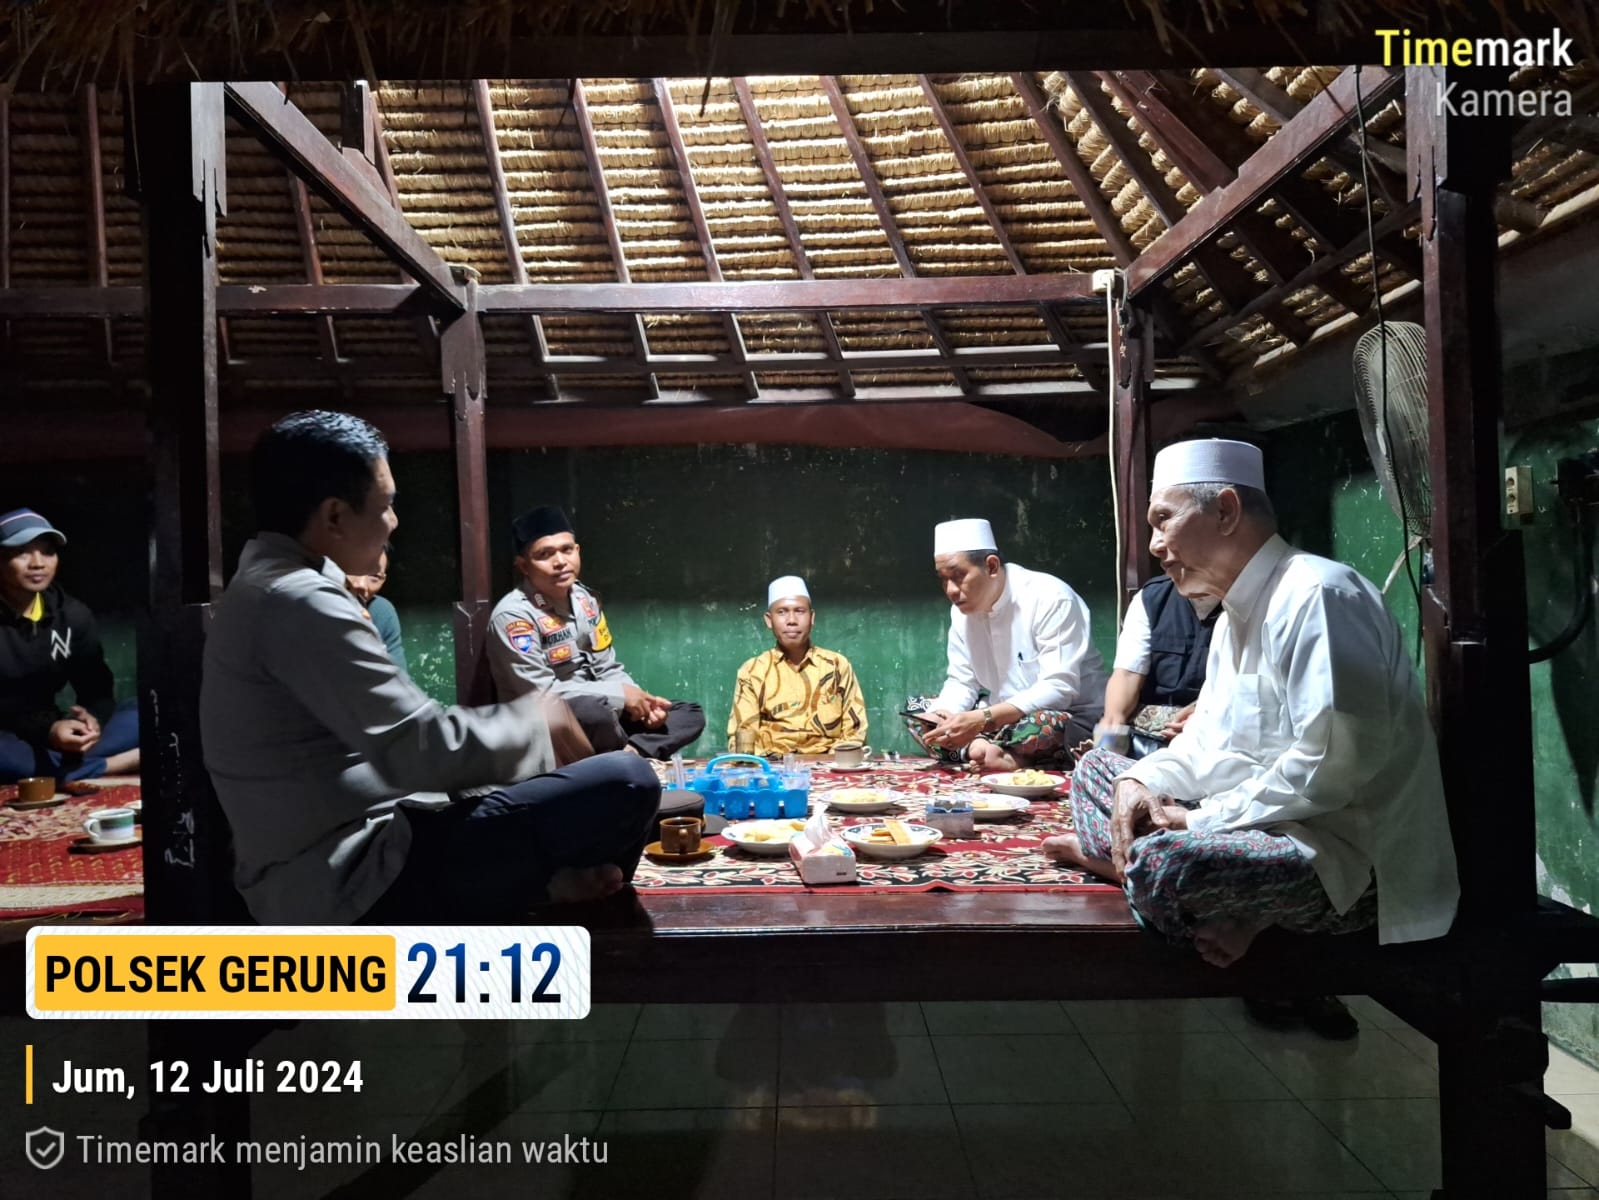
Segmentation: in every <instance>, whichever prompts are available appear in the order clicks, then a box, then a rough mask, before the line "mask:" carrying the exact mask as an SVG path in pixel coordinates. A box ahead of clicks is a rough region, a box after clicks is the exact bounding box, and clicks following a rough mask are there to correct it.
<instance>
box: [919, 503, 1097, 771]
mask: <svg viewBox="0 0 1599 1200" xmlns="http://www.w3.org/2000/svg"><path fill="white" fill-rule="evenodd" d="M933 567H934V569H935V570H936V571H937V572H938V578H939V582H940V583H941V584H942V585H943V588H944V596H945V598H946V599H947V600H948V601H949V603H950V612H949V640H948V646H947V663H948V666H947V671H946V678H945V680H944V687H943V689H942V690H941V691H940V692H939V693H938V695H937V696H935V697H934V698H933V699H931V700H929V701H922V702H917V701H913V702H912V703H913V707H914V706H915V705H916V704H917V703H920V704H921V705H922V706H923V707H924V708H925V710H926V712H927V716H928V718H930V719H932V720H934V721H936V723H935V724H932V725H931V726H930V727H924V726H923V725H922V724H921V723H919V722H915V721H909V722H908V723H909V726H910V728H911V732H912V736H914V737H916V738H917V739H918V740H919V741H920V742H921V743H922V745H923V746H924V747H925V748H926V749H928V750H929V751H931V752H932V753H933V754H934V755H935V756H937V757H940V758H943V759H945V760H946V761H963V760H964V761H968V762H971V763H972V764H974V765H975V766H977V767H978V768H979V769H980V770H981V769H988V770H1008V769H1010V768H1013V767H1017V766H1033V765H1041V764H1044V763H1051V762H1055V761H1060V762H1063V763H1066V764H1069V763H1070V762H1071V748H1072V747H1074V746H1076V745H1077V744H1078V743H1079V742H1082V741H1084V740H1086V739H1087V738H1088V737H1089V736H1091V735H1092V733H1093V729H1094V724H1095V722H1097V721H1098V720H1099V718H1100V715H1101V713H1102V711H1103V709H1104V705H1105V663H1104V660H1103V659H1102V658H1100V655H1099V651H1098V650H1097V649H1095V647H1094V643H1093V640H1092V639H1091V638H1090V637H1089V617H1088V605H1086V604H1084V603H1083V598H1082V597H1081V596H1079V595H1078V594H1077V593H1076V592H1074V591H1073V590H1072V589H1071V588H1070V587H1069V586H1067V584H1066V583H1065V582H1063V581H1062V580H1059V579H1057V578H1055V576H1053V575H1046V574H1044V573H1043V572H1042V571H1032V570H1029V569H1028V568H1026V567H1023V566H1020V565H1018V564H1017V563H1008V562H1005V561H1004V560H1003V559H1001V558H1000V555H999V550H998V548H997V546H996V541H995V538H994V530H993V527H992V526H991V525H990V524H989V523H988V522H987V521H985V520H982V519H979V518H967V519H963V520H958V521H945V522H943V523H942V524H941V525H939V526H937V527H936V528H935V529H934V530H933ZM984 693H987V695H986V698H984ZM979 699H982V700H983V702H982V703H981V704H979V703H978V701H979Z"/></svg>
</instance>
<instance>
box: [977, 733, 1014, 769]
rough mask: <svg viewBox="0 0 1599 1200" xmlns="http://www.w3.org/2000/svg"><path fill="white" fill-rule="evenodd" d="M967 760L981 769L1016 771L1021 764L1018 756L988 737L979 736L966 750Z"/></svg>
mask: <svg viewBox="0 0 1599 1200" xmlns="http://www.w3.org/2000/svg"><path fill="white" fill-rule="evenodd" d="M966 760H967V761H968V762H970V763H971V764H972V765H973V766H974V767H976V768H977V769H978V770H979V771H1014V770H1015V769H1016V768H1017V767H1019V766H1021V764H1020V763H1019V762H1017V761H1016V756H1015V755H1013V754H1011V753H1010V752H1009V751H1007V750H1001V749H1000V748H999V747H998V746H996V745H994V743H993V742H991V741H989V740H988V739H987V738H978V739H977V740H976V741H974V742H973V743H972V744H971V746H970V747H969V748H968V749H967V751H966Z"/></svg>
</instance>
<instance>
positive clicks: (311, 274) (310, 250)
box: [218, 82, 339, 371]
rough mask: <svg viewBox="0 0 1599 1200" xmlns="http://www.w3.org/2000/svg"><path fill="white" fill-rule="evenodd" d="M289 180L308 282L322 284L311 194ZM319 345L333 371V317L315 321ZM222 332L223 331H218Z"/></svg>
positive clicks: (294, 178)
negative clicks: (312, 217) (312, 216)
mask: <svg viewBox="0 0 1599 1200" xmlns="http://www.w3.org/2000/svg"><path fill="white" fill-rule="evenodd" d="M278 89H279V90H280V91H282V92H283V94H284V95H285V96H286V95H288V90H289V89H288V85H287V84H285V83H282V82H279V84H278ZM288 181H289V208H290V209H291V210H292V211H293V213H294V232H295V235H296V237H298V239H299V242H300V265H301V267H302V268H303V269H304V271H305V281H306V282H307V283H312V284H321V283H323V282H325V281H324V279H323V278H322V251H321V249H320V248H319V247H318V246H317V240H316V226H315V225H313V224H312V222H311V193H310V192H309V191H308V190H307V189H306V186H305V180H303V179H301V178H300V177H299V176H298V175H296V174H295V173H294V172H293V171H290V172H289V173H288ZM218 320H219V322H221V321H226V320H227V318H226V317H221V318H218ZM315 321H316V338H317V346H318V347H319V348H320V350H321V352H322V361H323V362H324V363H326V364H327V365H328V367H329V369H330V371H331V368H332V367H333V366H335V365H336V364H337V363H338V361H339V339H338V334H337V333H336V332H335V330H334V328H333V318H332V317H330V316H328V315H327V314H326V313H323V314H321V315H320V316H318V317H316V318H315ZM219 332H220V330H219ZM222 361H223V362H224V363H232V362H234V361H236V360H235V359H234V357H233V349H232V346H231V345H227V344H225V345H224V346H223V347H222Z"/></svg>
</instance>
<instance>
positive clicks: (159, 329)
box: [128, 84, 236, 922]
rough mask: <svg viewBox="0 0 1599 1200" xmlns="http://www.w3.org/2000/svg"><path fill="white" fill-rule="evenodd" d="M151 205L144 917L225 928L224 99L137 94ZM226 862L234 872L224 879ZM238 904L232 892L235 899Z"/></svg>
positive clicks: (140, 173) (201, 89) (142, 190)
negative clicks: (217, 703)
mask: <svg viewBox="0 0 1599 1200" xmlns="http://www.w3.org/2000/svg"><path fill="white" fill-rule="evenodd" d="M128 119H129V120H130V121H132V122H134V125H135V132H134V150H135V154H136V156H137V163H136V164H135V170H136V172H137V175H136V185H137V187H138V190H139V195H140V198H141V199H142V200H143V214H144V251H145V281H146V283H145V330H146V333H145V337H146V347H145V361H146V362H147V363H148V364H149V378H150V403H149V412H148V425H149V447H150V471H151V483H152V487H153V496H152V500H153V504H152V512H151V522H150V529H151V544H150V552H149V562H150V616H149V619H148V620H147V621H146V622H145V628H144V631H143V636H141V639H140V647H139V696H140V704H139V709H140V722H141V743H142V745H141V749H142V752H143V753H142V761H143V766H142V771H143V775H144V784H145V810H144V811H145V822H144V831H145V848H144V855H145V874H144V879H145V908H146V912H147V913H148V915H149V918H150V920H151V921H152V922H163V921H165V922H170V921H176V920H184V921H194V920H199V919H219V918H220V919H225V918H226V917H227V916H232V915H236V914H234V913H222V912H220V911H219V910H218V907H217V906H218V904H219V902H220V896H219V891H218V888H217V887H216V886H214V884H216V883H217V882H219V881H220V882H221V883H222V884H224V885H225V883H226V877H227V874H228V871H227V868H226V856H227V837H226V832H227V831H226V824H225V822H223V820H222V817H221V813H220V811H219V810H218V809H217V806H216V799H215V796H214V795H213V794H212V792H211V789H210V784H209V781H208V779H207V778H206V774H205V767H204V763H203V761H202V758H201V754H200V738H199V715H200V714H199V698H200V652H201V647H202V645H203V642H204V631H205V627H206V624H207V622H208V620H209V616H210V603H211V601H212V600H214V599H215V598H216V596H217V595H218V594H219V593H220V592H221V590H222V521H221V511H220V500H221V482H220V468H219V463H218V457H217V318H216V288H217V263H216V218H217V215H218V213H219V212H221V211H222V210H223V207H224V205H225V202H226V201H225V197H226V174H225V169H224V164H223V153H224V139H223V118H222V89H221V88H220V86H217V85H213V84H174V85H171V86H160V87H150V88H142V89H139V90H138V91H136V92H135V93H134V101H133V106H132V109H131V111H130V112H129V114H128ZM218 858H220V859H221V860H222V863H221V866H220V867H219V865H218V861H217V860H218ZM227 890H228V892H231V888H228V889H227Z"/></svg>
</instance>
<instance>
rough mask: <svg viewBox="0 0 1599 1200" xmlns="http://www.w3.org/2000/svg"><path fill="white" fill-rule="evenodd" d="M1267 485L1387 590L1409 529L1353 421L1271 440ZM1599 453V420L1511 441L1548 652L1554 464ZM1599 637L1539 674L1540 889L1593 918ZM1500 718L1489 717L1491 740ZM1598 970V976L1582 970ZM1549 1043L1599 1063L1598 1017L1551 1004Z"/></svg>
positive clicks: (1288, 515) (1567, 585)
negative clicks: (1530, 487) (1532, 506)
mask: <svg viewBox="0 0 1599 1200" xmlns="http://www.w3.org/2000/svg"><path fill="white" fill-rule="evenodd" d="M1263 444H1264V445H1265V447H1266V451H1267V471H1268V482H1269V483H1270V484H1271V486H1272V488H1273V494H1274V496H1275V497H1276V498H1277V499H1278V501H1279V506H1280V507H1281V509H1282V510H1283V511H1282V515H1283V519H1284V520H1283V523H1284V527H1285V532H1286V533H1288V535H1289V536H1290V537H1291V538H1292V539H1293V540H1294V541H1296V542H1297V543H1298V544H1299V545H1301V546H1303V547H1305V548H1306V549H1308V550H1315V551H1318V552H1320V553H1326V554H1330V555H1331V556H1332V557H1335V558H1339V559H1342V560H1344V561H1345V562H1349V563H1351V564H1353V565H1354V566H1355V567H1357V568H1358V569H1359V570H1360V571H1361V572H1363V573H1364V574H1365V575H1366V576H1367V577H1368V578H1371V579H1374V580H1376V581H1377V582H1378V583H1381V582H1382V581H1383V579H1385V578H1386V577H1387V574H1388V571H1389V569H1390V568H1391V567H1392V566H1393V563H1394V560H1395V558H1396V556H1397V555H1398V553H1399V546H1400V534H1399V520H1398V518H1397V517H1395V516H1394V515H1393V513H1392V511H1391V510H1390V509H1389V508H1388V506H1387V504H1386V502H1385V501H1384V500H1383V497H1382V492H1381V489H1380V487H1379V485H1378V483H1377V480H1376V476H1375V474H1374V472H1373V471H1372V468H1371V464H1370V462H1369V460H1368V458H1367V456H1366V453H1365V448H1364V444H1363V443H1362V441H1361V438H1360V430H1359V425H1358V423H1357V421H1356V419H1355V417H1354V415H1353V414H1352V413H1351V414H1346V415H1343V416H1339V417H1335V418H1331V419H1328V420H1325V421H1319V422H1313V423H1310V424H1306V425H1300V426H1295V427H1293V428H1291V429H1288V430H1284V431H1281V432H1279V433H1276V434H1273V435H1271V436H1269V437H1267V438H1266V439H1264V443H1263ZM1596 445H1599V422H1595V421H1591V420H1590V421H1579V422H1565V423H1560V424H1554V425H1545V426H1538V427H1533V428H1529V429H1528V430H1526V431H1522V432H1518V433H1515V434H1512V435H1511V436H1509V437H1508V438H1507V439H1506V440H1505V443H1504V461H1505V462H1506V463H1507V464H1525V465H1530V466H1531V467H1532V468H1533V471H1534V477H1535V480H1536V491H1537V497H1538V504H1539V508H1540V514H1539V517H1538V519H1537V520H1536V521H1535V522H1534V523H1533V524H1531V525H1529V526H1527V527H1526V530H1525V539H1524V542H1525V547H1526V555H1527V598H1528V620H1529V625H1530V627H1531V628H1530V632H1531V638H1532V641H1533V642H1534V643H1535V644H1541V643H1542V642H1544V641H1547V640H1548V639H1549V638H1551V637H1553V636H1554V635H1555V634H1556V633H1558V632H1559V631H1560V630H1561V629H1562V628H1563V627H1564V626H1565V624H1566V621H1567V618H1568V617H1569V616H1570V614H1571V612H1572V606H1573V582H1572V555H1571V547H1572V544H1573V542H1572V539H1573V535H1574V527H1573V524H1572V521H1571V518H1570V516H1569V514H1568V513H1566V512H1565V511H1564V510H1563V509H1562V508H1561V506H1560V504H1559V500H1558V497H1557V496H1556V493H1555V487H1554V480H1555V464H1556V463H1557V462H1558V461H1559V460H1560V459H1561V458H1563V457H1567V456H1569V455H1571V454H1575V453H1577V452H1579V451H1583V450H1588V449H1591V448H1592V447H1594V446H1596ZM1388 600H1389V603H1390V606H1391V607H1392V608H1393V610H1394V612H1395V614H1396V616H1397V617H1398V619H1399V620H1400V623H1401V624H1402V625H1403V626H1404V627H1405V628H1406V629H1407V631H1410V632H1411V633H1412V634H1413V633H1414V630H1415V622H1416V607H1415V603H1414V600H1413V598H1412V595H1411V592H1410V588H1409V584H1408V583H1407V582H1406V580H1405V577H1404V575H1403V574H1401V575H1400V576H1399V577H1398V578H1396V579H1395V581H1394V584H1393V586H1392V587H1391V588H1390V589H1389V591H1388ZM1596 680H1599V632H1596V630H1595V628H1594V626H1593V625H1592V624H1590V626H1589V627H1588V628H1587V629H1586V630H1585V631H1584V633H1583V635H1582V636H1581V638H1579V639H1578V641H1577V642H1576V644H1575V645H1573V646H1572V647H1571V648H1569V649H1568V650H1566V651H1564V652H1563V653H1562V654H1560V655H1559V656H1558V657H1556V658H1555V659H1554V660H1553V661H1551V662H1549V663H1544V664H1540V665H1537V666H1535V667H1533V668H1532V724H1533V740H1534V790H1535V803H1536V806H1537V814H1538V864H1537V871H1538V884H1539V888H1540V890H1541V891H1542V892H1543V893H1545V894H1546V895H1549V896H1552V897H1554V898H1556V899H1558V900H1562V901H1564V902H1566V903H1568V904H1572V905H1575V906H1576V907H1578V908H1581V909H1584V910H1586V911H1589V912H1592V911H1594V909H1595V906H1596V904H1599V826H1596V818H1595V798H1596V777H1599V722H1596V721H1595V719H1594V684H1595V682H1596ZM1493 719H1494V718H1493V714H1491V713H1488V714H1484V727H1485V734H1486V736H1489V737H1491V736H1492V728H1493ZM1580 970H1582V971H1584V972H1589V973H1591V971H1590V969H1589V968H1580ZM1545 1023H1546V1025H1547V1028H1548V1031H1549V1034H1550V1036H1551V1037H1552V1038H1553V1039H1554V1040H1555V1041H1557V1042H1559V1043H1560V1044H1561V1045H1563V1046H1565V1047H1566V1048H1567V1049H1569V1050H1571V1051H1572V1052H1574V1053H1577V1054H1579V1055H1581V1056H1582V1057H1584V1058H1586V1059H1587V1060H1588V1061H1590V1062H1594V1063H1599V1008H1596V1007H1591V1006H1586V1005H1547V1006H1546V1013H1545Z"/></svg>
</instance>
